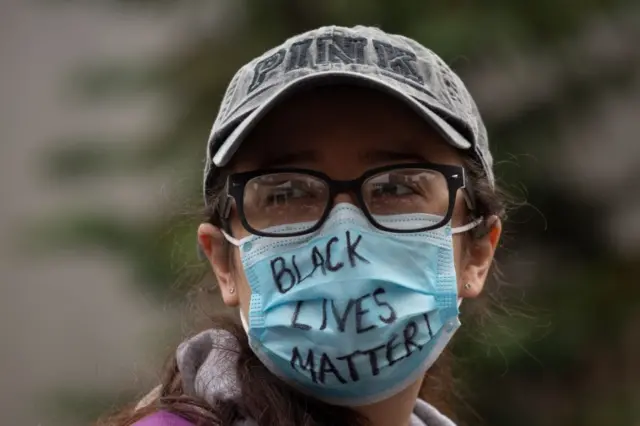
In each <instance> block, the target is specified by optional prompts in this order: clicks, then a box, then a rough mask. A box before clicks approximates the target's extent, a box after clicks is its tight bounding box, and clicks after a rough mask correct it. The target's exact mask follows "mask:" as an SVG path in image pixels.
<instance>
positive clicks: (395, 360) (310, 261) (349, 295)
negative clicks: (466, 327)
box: [227, 204, 478, 406]
mask: <svg viewBox="0 0 640 426" xmlns="http://www.w3.org/2000/svg"><path fill="white" fill-rule="evenodd" d="M429 220H433V217H430V216H428V215H396V216H386V217H385V218H384V219H381V220H380V221H381V222H387V223H392V222H393V223H394V226H396V227H397V226H398V224H402V223H405V224H407V225H408V227H409V226H410V227H412V228H415V227H416V226H415V225H416V223H417V222H420V223H424V222H425V221H429ZM435 220H437V219H435ZM477 223H478V222H474V223H471V224H469V225H467V226H465V227H464V228H458V229H456V230H454V231H456V232H462V231H466V230H467V229H470V228H472V227H473V226H475V225H477ZM423 226H424V225H423ZM279 228H285V227H279ZM286 229H287V230H289V231H293V230H295V229H296V225H288V226H286ZM451 234H452V228H451V227H450V225H447V226H445V227H442V228H440V229H437V230H434V231H427V232H418V233H411V234H400V233H391V232H384V231H380V230H378V229H377V228H375V227H374V226H373V225H371V224H370V222H369V221H368V220H367V219H366V217H365V216H364V215H363V214H362V212H361V211H360V210H359V209H358V208H357V207H355V206H353V205H351V204H338V205H337V206H336V207H334V209H333V211H332V212H331V214H330V216H329V218H328V219H327V221H326V222H325V224H324V226H323V227H322V229H321V230H319V231H318V232H316V233H315V234H311V235H303V236H298V237H286V238H267V237H258V236H249V237H246V238H243V239H242V240H236V239H234V238H233V237H230V236H227V239H229V240H230V241H231V242H232V243H233V244H235V245H237V246H239V247H240V252H241V258H242V264H243V266H244V271H245V274H246V277H247V280H248V283H249V286H250V287H251V302H250V306H249V314H248V318H249V319H248V324H247V321H245V319H244V317H243V315H242V314H241V315H240V316H241V318H242V320H243V324H244V326H245V329H246V330H247V333H248V337H249V343H250V345H251V348H252V349H253V351H254V352H255V354H256V355H257V356H258V358H259V359H260V360H261V361H262V362H263V363H264V364H265V366H267V368H269V370H270V371H271V372H273V373H274V374H275V375H277V376H279V377H280V378H282V379H283V380H285V381H286V382H288V383H289V384H291V385H292V386H294V387H295V388H297V389H298V390H300V391H301V392H303V393H306V394H308V395H311V396H314V397H316V398H318V399H321V400H323V401H326V402H328V403H332V404H336V405H346V406H355V405H364V404H370V403H374V402H377V401H380V400H382V399H385V398H388V397H389V396H392V395H394V394H396V393H398V392H400V391H401V390H403V389H405V388H406V387H408V386H409V385H410V384H411V383H413V382H414V381H415V380H417V379H418V378H419V377H421V376H422V375H423V374H424V373H425V371H426V370H427V369H428V368H429V367H430V366H431V365H432V364H433V363H434V362H435V360H436V359H437V358H438V356H439V355H440V354H441V353H442V351H443V349H444V347H445V346H446V345H447V343H448V342H449V340H450V339H451V337H452V336H453V334H454V332H455V331H456V330H457V328H458V327H459V326H460V322H459V320H458V306H459V305H458V299H457V285H456V275H455V267H454V261H453V247H452V239H451Z"/></svg>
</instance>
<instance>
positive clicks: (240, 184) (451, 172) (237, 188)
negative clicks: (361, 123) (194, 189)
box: [221, 163, 475, 238]
mask: <svg viewBox="0 0 640 426" xmlns="http://www.w3.org/2000/svg"><path fill="white" fill-rule="evenodd" d="M397 169H425V170H433V171H436V172H439V173H441V174H442V175H443V176H444V178H445V180H446V181H447V188H448V191H449V205H448V206H447V214H446V215H445V216H444V218H443V219H442V220H441V221H440V222H438V223H436V224H434V225H431V226H427V227H424V228H418V229H409V230H404V229H400V230H399V229H392V228H387V227H386V226H383V225H380V224H379V223H378V222H377V221H376V220H375V219H374V218H373V215H372V214H371V213H370V212H369V208H368V207H367V204H366V203H365V201H364V198H363V196H362V185H363V184H364V183H365V182H366V181H367V179H369V178H371V177H372V176H375V175H377V174H379V173H382V172H387V171H391V170H397ZM277 173H299V174H305V175H308V176H312V177H315V178H318V179H320V180H322V181H324V182H325V183H326V184H327V187H328V188H329V199H328V202H327V206H326V207H325V211H324V212H323V213H322V215H321V216H320V218H319V219H318V223H316V224H315V225H314V226H312V227H311V228H309V229H305V230H304V231H297V232H285V233H279V234H272V233H268V232H262V231H260V230H258V229H255V228H253V227H252V226H251V225H250V224H249V222H248V221H247V219H246V216H245V214H244V192H245V186H246V184H247V183H248V182H249V181H250V180H252V179H254V178H257V177H259V176H264V175H270V174H277ZM466 187H467V177H466V172H465V169H464V167H462V166H453V165H446V164H435V163H402V164H393V165H388V166H382V167H376V168H373V169H370V170H367V171H366V172H365V173H363V174H362V175H361V176H360V177H358V178H356V179H352V180H336V179H332V178H330V177H329V176H328V175H326V174H325V173H322V172H320V171H317V170H312V169H304V168H297V167H282V168H273V169H259V170H251V171H248V172H242V173H232V174H230V175H229V176H228V177H227V182H226V185H225V192H226V194H227V196H226V197H222V205H221V212H222V215H221V217H222V219H223V221H224V222H227V219H228V218H229V214H230V212H231V206H232V202H231V201H232V200H234V201H235V205H236V208H237V210H238V216H239V217H240V222H241V223H242V226H243V227H244V229H245V230H246V231H248V232H250V233H251V234H253V235H258V236H262V237H273V238H280V237H283V238H284V237H296V236H299V235H305V234H311V233H313V232H315V231H317V230H318V229H320V228H321V227H322V225H323V224H324V222H325V221H326V220H327V217H329V214H330V213H331V209H333V207H334V205H335V198H336V196H337V195H338V194H342V193H352V194H354V195H355V196H356V200H357V202H358V204H359V207H360V209H361V210H362V212H363V213H364V215H365V216H366V217H367V220H369V223H371V224H372V225H373V226H375V227H376V228H378V229H380V230H381V231H385V232H392V233H401V234H411V233H416V232H424V231H431V230H434V229H438V228H440V227H442V226H444V225H445V224H446V223H448V222H449V221H450V220H451V218H452V216H453V209H454V206H455V202H456V194H457V192H458V189H465V188H466ZM463 194H464V199H465V202H466V203H467V206H468V208H469V210H470V211H472V212H473V211H474V210H475V200H474V198H473V196H472V194H471V191H466V190H465V191H463ZM227 228H228V226H227ZM227 230H228V231H230V229H227Z"/></svg>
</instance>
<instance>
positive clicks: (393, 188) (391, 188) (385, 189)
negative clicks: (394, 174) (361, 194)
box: [373, 183, 415, 197]
mask: <svg viewBox="0 0 640 426" xmlns="http://www.w3.org/2000/svg"><path fill="white" fill-rule="evenodd" d="M411 194H415V191H414V190H413V189H412V188H411V187H409V186H407V185H402V184H396V183H384V184H380V185H376V188H375V189H374V191H373V195H374V196H376V197H380V196H393V197H401V196H403V195H411Z"/></svg>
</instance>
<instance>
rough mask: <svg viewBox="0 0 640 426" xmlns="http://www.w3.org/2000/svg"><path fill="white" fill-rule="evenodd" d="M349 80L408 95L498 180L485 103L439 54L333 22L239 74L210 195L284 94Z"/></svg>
mask: <svg viewBox="0 0 640 426" xmlns="http://www.w3.org/2000/svg"><path fill="white" fill-rule="evenodd" d="M345 83H346V84H353V85H360V86H366V87H370V88H372V89H375V90H380V91H382V92H385V93H388V94H389V95H391V96H394V97H396V98H398V99H400V100H402V101H404V102H406V103H407V105H408V106H410V107H411V108H413V109H414V110H415V111H416V112H417V113H418V114H420V115H421V116H423V117H424V119H425V120H427V121H428V122H429V123H430V124H431V125H432V126H433V127H434V128H435V129H436V130H437V131H438V132H439V133H440V134H441V135H442V136H443V137H444V139H445V140H446V141H447V142H449V143H450V144H451V145H452V146H454V147H456V148H459V149H462V150H470V151H471V155H472V156H473V157H474V158H476V159H477V160H479V162H480V163H481V164H482V167H483V169H484V171H485V172H486V174H487V177H488V179H489V182H490V183H491V184H492V185H493V183H494V176H493V170H492V167H493V159H492V156H491V152H490V151H489V143H488V139H487V131H486V128H485V126H484V123H483V121H482V118H481V117H480V113H479V112H478V108H477V106H476V104H475V102H474V101H473V99H472V98H471V94H470V93H469V91H468V90H467V88H466V87H465V85H464V83H463V82H462V80H460V78H459V77H458V76H457V75H456V74H455V73H454V72H453V71H452V70H451V68H449V66H447V64H445V62H444V61H443V60H442V59H441V58H440V57H439V56H438V55H436V54H435V53H433V52H432V51H431V50H429V49H427V48H426V47H424V46H422V45H421V44H420V43H418V42H417V41H415V40H412V39H410V38H407V37H404V36H401V35H395V34H388V33H386V32H384V31H382V30H380V29H378V28H373V27H364V26H356V27H353V28H345V27H337V26H328V27H321V28H318V29H315V30H312V31H308V32H306V33H303V34H299V35H296V36H294V37H292V38H290V39H288V40H287V41H285V42H284V43H283V44H281V45H280V46H278V47H275V48H273V49H271V50H269V51H268V52H266V53H264V54H263V55H261V56H259V57H257V58H255V59H254V60H252V61H251V62H249V63H248V64H246V65H244V66H243V67H242V68H240V70H238V72H237V73H236V74H235V76H234V77H233V79H232V80H231V83H229V87H228V88H227V91H226V93H225V95H224V97H223V99H222V103H221V105H220V110H219V111H218V116H217V117H216V120H215V122H214V123H213V128H212V129H211V135H210V137H209V141H208V144H207V154H206V166H205V172H204V192H205V202H206V198H207V192H208V189H209V188H210V185H211V182H212V180H213V178H214V177H215V175H216V171H217V169H218V168H220V167H223V166H225V165H226V164H228V162H229V161H230V160H231V158H232V156H233V154H234V153H235V152H236V151H237V150H238V148H239V147H240V145H241V144H242V141H243V140H244V139H245V138H246V136H247V135H248V134H249V132H251V130H252V129H253V128H254V126H255V125H256V124H257V123H258V122H259V121H260V119H262V118H263V117H264V116H265V115H266V114H267V113H268V112H269V111H270V110H271V109H272V108H273V107H274V106H275V105H276V104H277V103H278V102H279V101H281V100H282V99H284V98H286V97H287V96H288V95H290V94H291V93H293V92H295V91H297V90H300V89H301V88H308V87H310V86H326V85H332V84H345Z"/></svg>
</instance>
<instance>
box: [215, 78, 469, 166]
mask: <svg viewBox="0 0 640 426" xmlns="http://www.w3.org/2000/svg"><path fill="white" fill-rule="evenodd" d="M344 83H349V84H353V85H359V86H366V87H371V88H372V89H374V90H380V91H381V92H384V93H387V94H389V95H391V96H393V97H395V98H397V99H399V100H401V101H404V102H405V103H406V104H407V105H408V106H409V107H411V108H412V109H414V110H415V111H416V113H418V114H419V115H421V116H422V117H424V119H425V120H426V121H427V122H428V123H430V124H431V125H432V126H433V128H434V129H435V130H436V131H438V133H439V134H440V135H442V137H443V138H444V139H445V140H446V141H447V142H448V143H449V144H451V145H452V146H453V147H455V148H460V149H469V148H471V146H472V144H471V142H470V141H468V140H467V139H465V138H464V137H463V136H462V135H461V134H460V133H459V132H458V131H457V130H456V129H454V128H453V127H452V126H451V125H450V124H449V123H447V122H446V121H445V120H444V119H442V118H441V117H440V116H438V114H436V113H435V112H433V111H432V110H430V109H429V108H428V107H427V106H426V105H424V104H423V103H421V102H419V101H418V100H417V99H415V98H413V97H412V96H410V95H408V94H406V93H405V92H403V91H401V90H399V89H398V88H396V87H394V86H392V85H390V84H389V83H387V82H385V81H384V80H382V79H379V78H376V77H375V76H371V75H366V74H361V73H355V72H348V71H327V72H322V73H314V74H310V75H307V76H304V77H301V78H298V79H296V80H293V81H291V82H289V83H288V84H286V85H285V86H282V88H280V89H279V90H278V91H277V92H275V93H274V94H273V95H271V97H269V98H268V99H267V100H266V101H265V102H263V103H262V104H261V105H260V106H259V107H257V108H256V109H255V110H253V111H252V112H251V113H250V114H249V115H247V117H246V118H245V119H244V120H242V121H241V122H240V124H239V125H238V126H237V127H236V128H235V129H234V130H233V131H232V132H231V134H230V135H229V136H228V137H227V138H226V139H225V141H224V142H223V143H222V145H221V146H220V148H218V150H217V151H216V153H215V155H214V156H213V164H215V166H217V167H223V166H225V165H227V164H228V163H229V161H230V160H231V158H232V157H233V155H234V154H235V153H236V151H237V150H238V148H239V147H240V145H241V144H242V141H243V140H244V139H245V138H246V136H247V135H248V134H249V132H251V130H252V129H253V128H254V127H255V126H256V125H257V124H258V123H259V122H260V120H261V119H262V118H263V117H264V116H265V115H266V114H267V113H268V112H269V111H270V110H271V109H272V108H273V107H274V106H275V105H277V104H278V103H279V102H280V101H282V100H283V99H285V98H286V96H285V95H290V94H292V93H294V92H295V91H296V90H299V89H301V88H308V87H310V86H313V85H315V84H318V85H320V84H322V85H333V84H344ZM210 142H211V141H210Z"/></svg>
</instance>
